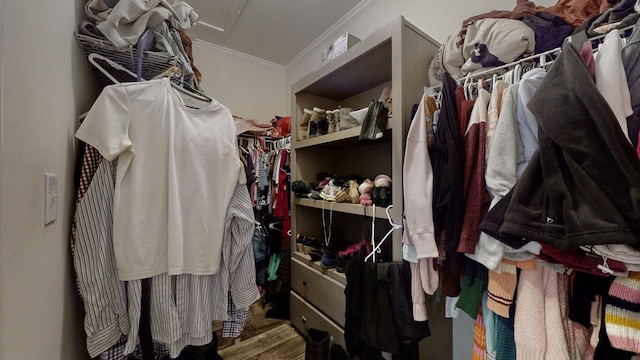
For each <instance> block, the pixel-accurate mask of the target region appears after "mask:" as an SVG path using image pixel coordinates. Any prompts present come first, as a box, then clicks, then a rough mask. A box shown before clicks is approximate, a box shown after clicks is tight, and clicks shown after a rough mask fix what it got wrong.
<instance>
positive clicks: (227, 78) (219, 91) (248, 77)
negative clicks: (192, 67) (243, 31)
mask: <svg viewBox="0 0 640 360" xmlns="http://www.w3.org/2000/svg"><path fill="white" fill-rule="evenodd" d="M193 56H194V59H195V62H196V66H197V67H198V69H199V70H200V72H202V87H203V89H204V90H205V91H206V93H207V94H208V95H210V96H213V97H214V98H215V99H216V100H218V101H220V102H221V103H222V104H224V105H225V106H226V107H228V108H229V109H230V110H231V112H232V113H233V114H234V115H236V116H240V117H243V118H246V119H254V120H259V121H263V122H269V121H270V120H271V119H272V118H273V117H274V116H275V115H280V116H285V115H289V113H290V111H291V110H290V108H289V107H288V101H287V99H286V94H287V93H286V92H285V88H286V87H287V84H286V75H285V71H284V67H283V66H279V65H276V64H273V63H269V62H267V61H264V60H261V59H257V58H252V57H250V56H246V55H244V54H241V53H237V52H231V51H228V50H225V49H224V48H220V47H216V46H211V45H208V44H206V43H202V42H200V41H195V42H194V44H193Z"/></svg>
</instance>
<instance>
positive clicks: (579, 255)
mask: <svg viewBox="0 0 640 360" xmlns="http://www.w3.org/2000/svg"><path fill="white" fill-rule="evenodd" d="M540 244H541V245H542V249H541V250H540V255H538V258H540V259H541V260H544V261H546V262H548V263H551V264H564V265H565V266H566V267H567V268H571V269H575V270H578V271H582V272H586V273H590V274H594V275H600V276H609V274H605V273H603V272H602V271H601V270H600V269H598V265H601V264H603V262H604V260H603V259H601V258H595V257H590V256H587V255H585V254H584V252H583V251H582V250H580V249H577V248H571V249H560V248H557V247H553V246H550V245H547V244H544V243H540ZM607 264H608V265H609V268H610V269H611V270H613V271H614V272H618V273H624V272H626V271H627V267H626V266H625V265H624V263H622V262H620V261H617V260H613V259H607Z"/></svg>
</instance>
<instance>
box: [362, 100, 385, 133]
mask: <svg viewBox="0 0 640 360" xmlns="http://www.w3.org/2000/svg"><path fill="white" fill-rule="evenodd" d="M388 114H389V111H388V109H387V108H386V107H385V106H384V104H383V103H381V102H380V101H378V100H371V102H370V103H369V108H368V110H367V115H365V117H364V122H363V123H362V129H361V130H360V137H359V138H358V140H360V141H368V140H377V139H380V138H382V136H383V135H384V131H385V129H386V128H387V122H388V121H389V117H388Z"/></svg>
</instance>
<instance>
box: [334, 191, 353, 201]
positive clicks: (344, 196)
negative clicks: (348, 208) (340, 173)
mask: <svg viewBox="0 0 640 360" xmlns="http://www.w3.org/2000/svg"><path fill="white" fill-rule="evenodd" d="M336 202H337V203H346V202H351V199H350V198H349V193H348V192H347V190H345V189H340V190H338V192H337V193H336Z"/></svg>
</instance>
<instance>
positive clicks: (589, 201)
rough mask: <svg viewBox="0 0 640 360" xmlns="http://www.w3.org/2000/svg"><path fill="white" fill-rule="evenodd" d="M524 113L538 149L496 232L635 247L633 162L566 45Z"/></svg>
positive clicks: (639, 163) (559, 242) (637, 207)
mask: <svg viewBox="0 0 640 360" xmlns="http://www.w3.org/2000/svg"><path fill="white" fill-rule="evenodd" d="M574 40H575V39H574ZM575 41H577V40H575ZM581 44H582V43H580V46H581ZM528 106H529V109H530V110H531V111H532V113H533V114H534V115H535V117H536V119H537V121H538V124H539V132H538V138H539V144H540V149H539V151H538V152H537V153H536V156H534V158H533V159H532V160H531V162H530V164H529V166H528V167H527V168H526V169H525V171H524V173H523V174H522V176H521V177H520V179H519V180H518V183H517V184H516V185H515V187H514V188H513V190H514V191H513V197H512V199H511V201H510V203H509V205H508V210H507V212H506V214H505V217H504V223H503V224H502V226H501V227H500V232H501V233H504V234H507V235H510V236H513V237H515V238H520V239H522V238H524V239H527V240H536V241H540V242H544V243H547V244H549V245H552V246H557V247H565V248H566V247H575V246H580V245H587V244H609V243H627V244H633V245H636V244H637V243H638V237H640V160H638V157H637V156H636V154H635V152H634V149H633V148H632V147H631V145H630V144H629V142H628V141H627V140H626V138H625V137H624V134H623V133H622V130H621V129H620V126H619V125H618V122H617V120H616V118H615V115H614V114H613V112H612V111H611V109H610V108H609V106H608V105H607V103H606V101H605V100H604V99H603V98H602V96H601V95H600V93H599V92H598V90H597V88H596V86H595V84H594V83H593V81H592V80H591V77H590V75H589V72H588V71H587V69H586V67H585V65H584V63H583V61H582V59H581V58H580V54H579V53H578V52H577V50H576V49H574V47H573V46H572V44H571V43H570V42H566V43H565V44H564V46H563V48H562V52H561V54H560V55H559V57H558V59H557V60H556V62H555V63H554V65H553V66H552V67H551V69H550V70H549V73H548V75H547V76H546V77H545V79H544V81H543V82H542V84H541V85H540V87H539V88H538V90H537V91H536V94H535V95H534V97H533V98H532V100H531V101H530V102H529V105H528ZM503 200H504V199H503Z"/></svg>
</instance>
